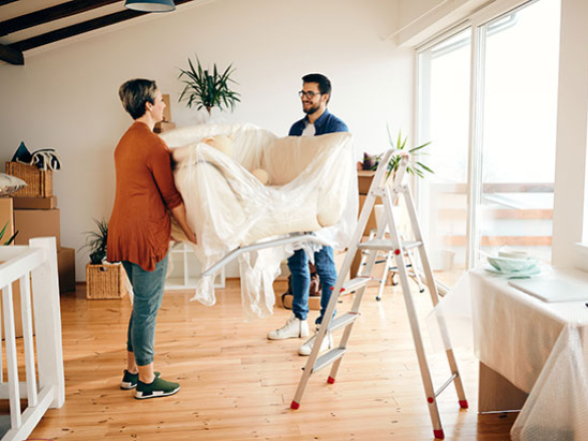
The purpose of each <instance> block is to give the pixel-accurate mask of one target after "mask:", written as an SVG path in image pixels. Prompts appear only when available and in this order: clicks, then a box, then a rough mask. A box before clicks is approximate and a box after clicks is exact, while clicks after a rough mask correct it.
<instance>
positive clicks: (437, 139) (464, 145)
mask: <svg viewBox="0 0 588 441" xmlns="http://www.w3.org/2000/svg"><path fill="white" fill-rule="evenodd" d="M470 52H471V31H470V30H469V29H465V30H463V31H461V32H458V33H457V34H455V35H452V36H451V37H449V38H447V39H444V40H443V41H441V42H439V43H438V44H435V45H433V46H432V47H430V48H429V49H428V50H425V51H422V52H420V53H419V66H420V70H419V90H420V91H421V93H420V94H419V105H418V107H419V110H420V112H419V114H420V120H419V122H420V124H419V126H418V127H419V129H420V130H419V132H418V134H417V137H418V140H419V142H420V143H424V142H427V141H432V143H431V145H430V146H429V147H427V154H426V155H423V156H422V157H421V158H419V160H420V161H421V162H423V163H424V164H426V165H427V166H428V167H430V168H431V169H432V170H433V171H434V174H432V175H431V174H426V175H425V178H424V179H422V180H420V182H419V201H420V203H419V206H420V207H421V213H423V214H424V215H421V222H422V223H423V231H424V232H425V233H426V236H427V246H428V254H429V256H430V259H431V264H432V265H433V268H434V269H435V270H437V280H438V281H439V282H441V283H443V284H447V285H451V284H452V283H453V281H454V280H455V279H456V278H457V277H459V276H460V275H461V274H462V273H463V271H464V269H465V238H466V220H467V211H466V207H467V198H466V183H467V172H468V163H467V161H468V126H469V106H470V75H469V72H470Z"/></svg>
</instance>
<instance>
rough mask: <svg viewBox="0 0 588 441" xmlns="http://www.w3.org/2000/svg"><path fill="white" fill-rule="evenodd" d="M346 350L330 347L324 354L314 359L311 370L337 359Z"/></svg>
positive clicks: (320, 367)
mask: <svg viewBox="0 0 588 441" xmlns="http://www.w3.org/2000/svg"><path fill="white" fill-rule="evenodd" d="M345 352H347V349H346V348H335V349H331V350H330V351H329V352H327V353H326V354H325V355H321V356H320V357H319V358H317V359H316V362H315V363H314V366H313V367H312V372H313V373H314V372H316V371H318V370H320V369H322V368H324V367H325V366H328V365H329V364H331V363H333V362H335V361H337V360H339V359H340V358H341V357H343V355H344V354H345Z"/></svg>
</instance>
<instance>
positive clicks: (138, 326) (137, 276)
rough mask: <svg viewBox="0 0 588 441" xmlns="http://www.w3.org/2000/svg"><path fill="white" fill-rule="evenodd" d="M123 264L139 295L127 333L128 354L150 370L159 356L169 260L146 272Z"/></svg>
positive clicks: (124, 262) (136, 297)
mask: <svg viewBox="0 0 588 441" xmlns="http://www.w3.org/2000/svg"><path fill="white" fill-rule="evenodd" d="M122 264H123V266H124V268H125V271H126V272H127V276H128V277H129V280H130V281H131V285H133V291H134V293H135V297H134V301H133V312H132V313H131V319H130V320H129V329H128V332H127V351H129V352H132V353H133V354H135V361H136V362H137V365H138V366H147V365H148V364H151V363H153V355H154V354H155V350H154V346H155V319H156V317H157V311H159V307H160V306H161V300H162V298H163V287H164V285H165V276H166V274H167V256H165V257H164V258H163V259H162V260H161V261H159V262H157V264H156V265H155V269H154V270H153V271H145V270H144V269H143V268H141V267H140V266H139V265H137V264H136V263H132V262H128V261H123V262H122Z"/></svg>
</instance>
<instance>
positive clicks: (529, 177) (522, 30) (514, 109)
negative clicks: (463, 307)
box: [416, 0, 560, 286]
mask: <svg viewBox="0 0 588 441" xmlns="http://www.w3.org/2000/svg"><path fill="white" fill-rule="evenodd" d="M499 3H505V2H500V1H497V2H496V3H495V4H493V5H492V8H493V10H492V11H490V12H488V16H486V17H485V16H484V11H481V12H478V13H477V14H476V16H475V17H472V19H471V20H470V22H469V23H466V24H464V25H463V26H462V28H461V29H457V30H456V31H454V32H453V33H452V34H450V35H448V36H446V37H440V38H438V39H437V40H436V41H433V42H432V43H430V44H429V45H428V46H424V47H422V48H420V49H419V51H418V91H417V96H418V101H417V102H418V109H417V110H418V112H417V113H418V117H417V139H416V142H417V143H423V142H427V141H431V142H432V144H431V146H430V148H429V154H428V156H423V157H421V158H420V160H421V162H424V163H425V164H427V165H429V166H430V167H431V168H432V169H433V170H434V171H435V175H434V176H427V177H426V178H425V179H423V180H419V182H418V185H419V192H418V195H419V209H420V212H421V218H422V219H423V224H424V225H423V227H424V231H425V235H426V239H427V244H428V247H429V254H430V256H431V260H432V263H433V266H434V269H435V271H436V277H437V281H438V282H440V284H441V285H446V286H451V285H453V284H454V282H455V281H456V280H457V278H459V277H460V276H461V274H462V273H463V272H464V270H465V269H467V268H470V267H473V266H475V265H476V264H477V263H478V262H479V261H480V260H481V259H482V258H483V257H484V255H485V254H486V253H494V252H496V250H498V249H500V248H502V247H514V248H516V249H522V250H526V251H528V252H529V253H531V254H533V255H535V256H537V257H539V258H541V259H544V260H549V259H550V255H551V218H552V212H553V182H554V170H555V164H554V162H555V127H556V112H557V69H558V47H559V4H560V2H559V0H537V1H532V2H528V3H526V4H524V5H522V6H520V7H518V8H516V9H514V10H510V11H506V12H505V11H503V12H502V13H497V12H496V7H497V4H499ZM488 17H489V18H488Z"/></svg>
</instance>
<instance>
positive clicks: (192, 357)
mask: <svg viewBox="0 0 588 441" xmlns="http://www.w3.org/2000/svg"><path fill="white" fill-rule="evenodd" d="M284 289H285V283H284V282H277V283H276V292H283V291H284ZM414 291H415V298H416V303H417V307H418V308H419V311H420V314H421V316H423V317H424V316H425V315H426V313H427V312H428V310H429V306H430V300H429V298H428V294H426V293H425V294H419V293H418V292H417V290H414ZM375 293H376V288H370V289H369V291H368V293H366V295H365V298H364V301H363V306H362V316H361V317H360V319H359V320H358V322H357V323H356V325H355V329H354V332H353V335H352V338H351V342H350V351H349V352H348V354H347V355H346V356H345V358H344V360H343V363H342V365H341V369H340V370H339V374H338V377H337V382H336V383H335V384H333V385H329V384H327V383H326V381H325V380H326V378H327V376H328V375H329V370H328V368H327V369H325V370H323V371H320V372H318V373H317V374H315V375H314V376H313V377H311V379H310V382H309V385H308V387H307V389H306V392H305V394H304V397H303V399H302V404H301V408H300V409H299V410H298V411H291V410H290V409H289V405H290V402H291V400H292V398H293V395H294V392H295V390H296V387H297V384H298V381H299V379H300V375H301V369H300V368H301V367H302V366H304V363H305V360H306V359H305V358H304V357H300V356H298V355H297V349H298V347H299V345H300V344H301V343H302V340H298V339H291V340H283V341H268V340H267V339H266V334H267V332H268V331H269V330H271V329H274V328H276V327H279V326H281V325H282V324H283V322H284V321H285V320H286V318H287V317H288V315H289V314H290V312H289V311H287V310H285V309H282V308H280V307H276V308H275V311H274V315H273V316H271V317H269V318H267V319H261V320H257V321H254V322H249V323H246V322H244V320H243V317H242V313H241V299H240V290H239V282H238V281H237V280H229V281H228V283H227V288H226V289H225V290H218V291H217V296H218V301H217V304H216V305H215V306H213V307H206V306H203V305H201V304H199V303H196V302H191V301H189V298H190V295H191V293H189V292H177V291H176V292H171V291H170V292H166V294H165V296H164V301H163V305H162V308H161V311H160V314H159V317H158V324H157V336H156V351H157V353H156V361H155V365H156V369H157V370H160V371H161V372H162V374H163V376H164V377H165V378H168V379H171V380H178V381H179V382H180V383H181V387H182V389H181V391H180V392H179V393H178V394H177V395H175V396H172V397H166V398H160V399H152V400H145V401H138V400H135V399H133V397H132V395H133V393H132V392H128V391H121V390H119V382H120V379H121V374H122V369H123V367H124V362H125V352H124V348H125V346H124V342H125V338H126V327H127V320H128V317H129V313H130V310H131V306H130V302H129V300H128V299H123V300H86V299H85V293H84V285H80V286H78V291H77V292H76V293H72V294H69V295H65V296H63V297H62V299H61V305H62V320H63V350H64V357H65V377H66V401H65V406H64V407H63V408H62V409H52V410H50V411H48V412H47V414H46V415H45V417H44V418H43V419H42V421H41V423H40V424H39V426H38V427H37V428H36V429H35V431H34V432H33V434H32V436H31V438H34V439H52V440H68V441H74V440H80V441H81V440H99V439H103V438H107V439H109V440H145V441H151V440H153V441H155V440H158V441H159V440H170V441H173V440H179V441H180V440H219V441H220V440H222V441H227V440H229V441H232V440H234V441H238V440H286V441H295V440H296V441H298V440H337V441H341V440H349V441H351V440H358V441H359V440H368V441H379V440H387V439H390V440H392V439H393V440H432V439H433V436H432V435H433V431H432V426H431V421H430V419H429V414H428V410H427V405H426V402H425V396H424V391H423V387H422V383H421V377H420V373H419V369H418V363H417V359H416V354H415V351H414V346H413V343H412V338H411V335H410V328H409V325H408V320H407V316H406V312H405V307H404V300H403V298H402V294H401V291H400V290H399V289H398V288H392V287H387V289H386V291H385V294H384V298H383V300H382V301H381V302H377V301H375V298H374V297H375ZM351 301H352V296H346V297H344V298H343V299H342V303H341V304H340V306H339V308H338V311H339V312H340V313H342V312H344V311H346V310H348V309H349V307H350V304H351ZM316 313H317V312H316V311H311V319H312V320H314V318H315V317H316ZM428 348H429V349H431V348H430V346H428ZM21 350H22V349H21ZM431 352H433V353H432V354H431V355H430V361H431V366H432V369H433V375H434V378H435V380H436V384H437V385H440V384H442V383H443V382H444V381H445V379H446V378H447V377H448V376H449V374H448V371H447V370H446V368H445V365H446V363H445V358H444V355H443V354H442V353H435V352H434V351H431ZM456 356H457V357H458V363H459V366H460V369H461V371H462V376H463V379H464V384H465V387H466V393H467V395H468V400H469V403H470V410H468V411H460V410H459V406H458V404H457V396H456V394H455V390H454V389H453V388H452V387H450V388H448V389H447V390H446V392H444V393H443V394H442V395H441V397H440V399H439V402H440V409H441V417H442V421H443V424H444V429H445V434H446V439H448V440H461V441H470V440H481V441H505V440H508V439H510V438H509V431H510V427H511V425H512V423H513V421H514V418H515V417H516V414H515V415H513V414H509V415H489V416H478V415H477V409H476V405H477V404H476V403H477V379H478V362H477V360H476V359H475V358H474V356H473V355H472V354H471V353H468V352H467V351H465V350H459V349H457V350H456Z"/></svg>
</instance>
